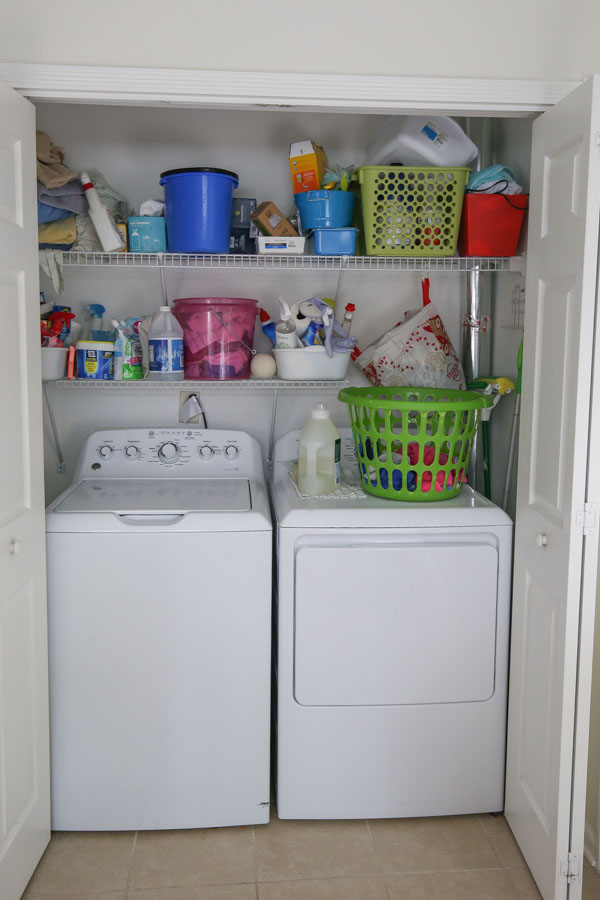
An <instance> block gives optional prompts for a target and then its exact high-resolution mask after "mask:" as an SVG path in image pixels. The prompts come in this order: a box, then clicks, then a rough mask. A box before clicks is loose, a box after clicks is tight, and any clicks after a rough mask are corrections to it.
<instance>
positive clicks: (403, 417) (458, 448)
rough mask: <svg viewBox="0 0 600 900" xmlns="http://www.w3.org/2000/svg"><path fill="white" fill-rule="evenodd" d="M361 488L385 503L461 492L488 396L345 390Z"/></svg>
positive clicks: (413, 389) (343, 397)
mask: <svg viewBox="0 0 600 900" xmlns="http://www.w3.org/2000/svg"><path fill="white" fill-rule="evenodd" d="M338 399H339V400H341V401H342V402H343V403H346V404H348V408H349V412H350V423H351V426H352V435H353V438H354V447H355V451H356V460H357V463H358V469H359V476H360V480H361V484H362V487H363V488H364V490H365V491H367V493H369V494H374V495H375V496H376V497H385V498H386V499H388V500H410V501H420V502H423V501H436V500H449V499H450V498H451V497H455V496H456V495H457V494H458V492H459V491H460V488H461V485H462V483H463V481H464V480H465V473H466V469H467V465H468V462H469V457H470V455H471V450H472V449H473V440H474V438H475V434H476V431H477V426H478V424H479V420H480V416H481V410H482V409H485V408H487V407H489V406H492V404H493V400H492V398H491V397H489V396H487V395H484V394H479V393H476V392H474V391H456V390H450V389H448V390H445V389H440V388H423V387H368V388H353V387H350V388H344V389H343V390H341V391H340V392H339V394H338Z"/></svg>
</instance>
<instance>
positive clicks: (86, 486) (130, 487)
mask: <svg viewBox="0 0 600 900" xmlns="http://www.w3.org/2000/svg"><path fill="white" fill-rule="evenodd" d="M251 510H252V499H251V492H250V483H249V481H248V479H246V478H92V479H87V480H84V481H81V482H80V483H79V484H76V485H75V486H74V487H73V489H72V490H70V491H68V492H67V493H66V494H65V495H63V497H62V499H60V500H59V501H58V503H57V504H56V505H55V506H54V508H53V511H54V512H57V513H107V512H108V513H116V514H117V515H122V516H123V515H135V516H143V515H149V516H150V515H157V514H161V515H182V514H186V513H213V512H234V513H244V512H250V511H251Z"/></svg>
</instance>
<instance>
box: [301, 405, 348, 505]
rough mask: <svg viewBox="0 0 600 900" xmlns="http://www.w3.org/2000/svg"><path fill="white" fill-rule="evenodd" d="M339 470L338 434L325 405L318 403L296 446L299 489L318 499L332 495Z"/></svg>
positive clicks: (339, 445) (337, 480)
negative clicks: (321, 496) (323, 495)
mask: <svg viewBox="0 0 600 900" xmlns="http://www.w3.org/2000/svg"><path fill="white" fill-rule="evenodd" d="M341 470H342V462H341V438H340V433H339V431H338V430H337V428H336V427H335V425H334V424H333V422H332V421H331V414H330V412H329V410H328V409H327V406H326V405H325V404H324V403H317V404H316V405H315V406H314V407H313V409H312V411H311V414H310V419H309V420H308V421H307V423H306V424H305V426H304V427H303V429H302V431H301V432H300V442H299V445H298V488H299V490H300V493H302V494H309V495H310V496H311V497H318V496H320V495H322V494H331V493H332V491H334V490H335V489H336V487H337V486H338V485H339V483H340V477H341Z"/></svg>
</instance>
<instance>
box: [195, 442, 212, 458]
mask: <svg viewBox="0 0 600 900" xmlns="http://www.w3.org/2000/svg"><path fill="white" fill-rule="evenodd" d="M198 452H199V453H200V456H201V457H202V459H210V458H211V456H214V455H215V451H214V450H213V448H212V447H210V446H209V445H208V444H203V445H202V447H200V450H199V451H198Z"/></svg>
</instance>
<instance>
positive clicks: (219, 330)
mask: <svg viewBox="0 0 600 900" xmlns="http://www.w3.org/2000/svg"><path fill="white" fill-rule="evenodd" d="M257 311H258V300H250V299H248V298H246V297H184V298H181V299H179V300H175V303H174V304H173V315H174V316H175V318H176V319H177V321H178V322H179V324H180V325H181V327H182V328H183V357H184V373H185V377H186V378H187V379H191V380H199V379H207V380H210V381H223V380H227V379H234V378H249V377H250V362H251V360H252V353H251V351H252V345H253V342H254V321H255V318H256V314H257Z"/></svg>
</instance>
